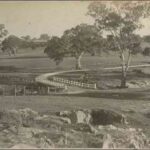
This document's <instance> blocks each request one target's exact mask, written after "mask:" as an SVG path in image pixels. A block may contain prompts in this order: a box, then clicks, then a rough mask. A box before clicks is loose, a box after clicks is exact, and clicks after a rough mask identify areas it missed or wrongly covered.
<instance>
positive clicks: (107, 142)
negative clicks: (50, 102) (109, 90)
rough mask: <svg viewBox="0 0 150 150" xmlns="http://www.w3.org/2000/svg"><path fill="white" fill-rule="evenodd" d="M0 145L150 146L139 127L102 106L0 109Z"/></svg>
mask: <svg viewBox="0 0 150 150" xmlns="http://www.w3.org/2000/svg"><path fill="white" fill-rule="evenodd" d="M0 147H1V148H59V147H64V148H79V147H80V148H87V147H88V148H137V149H138V148H150V140H149V138H148V137H147V136H146V135H145V134H144V133H143V131H142V129H140V128H133V127H132V126H131V125H130V122H128V118H126V116H124V115H123V114H118V113H117V112H114V111H110V110H103V109H92V110H72V111H61V112H56V113H51V114H48V115H43V114H39V113H38V112H36V111H33V110H31V109H29V108H25V109H20V110H7V111H6V110H5V111H1V112H0Z"/></svg>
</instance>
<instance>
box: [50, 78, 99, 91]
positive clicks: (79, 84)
mask: <svg viewBox="0 0 150 150" xmlns="http://www.w3.org/2000/svg"><path fill="white" fill-rule="evenodd" d="M53 81H55V82H60V83H65V84H69V85H73V86H78V87H83V88H88V89H96V88H97V87H96V83H94V84H89V83H83V82H78V81H73V80H68V79H64V78H60V77H55V76H54V77H53Z"/></svg>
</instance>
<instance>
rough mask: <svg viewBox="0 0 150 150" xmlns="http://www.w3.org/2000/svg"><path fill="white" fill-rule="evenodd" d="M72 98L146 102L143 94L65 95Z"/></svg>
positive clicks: (101, 93) (93, 93)
mask: <svg viewBox="0 0 150 150" xmlns="http://www.w3.org/2000/svg"><path fill="white" fill-rule="evenodd" d="M67 95H68V96H73V97H92V98H105V99H116V100H148V99H145V98H144V97H145V93H142V92H133V93H131V92H130V93H126V92H106V91H105V92H103V91H100V92H85V93H79V94H71V95H70V94H65V96H67Z"/></svg>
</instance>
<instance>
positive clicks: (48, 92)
mask: <svg viewBox="0 0 150 150" xmlns="http://www.w3.org/2000/svg"><path fill="white" fill-rule="evenodd" d="M47 94H49V86H48V87H47Z"/></svg>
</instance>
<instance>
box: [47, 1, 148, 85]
mask: <svg viewBox="0 0 150 150" xmlns="http://www.w3.org/2000/svg"><path fill="white" fill-rule="evenodd" d="M87 14H88V15H90V16H91V17H92V18H93V19H94V21H95V23H94V25H87V24H81V25H78V26H76V27H74V28H72V29H69V30H67V31H65V32H64V34H63V35H62V36H61V37H60V38H59V37H52V38H51V40H49V42H48V46H47V47H46V49H45V51H44V52H45V53H47V54H48V56H49V57H50V58H51V59H53V60H54V61H56V63H57V64H59V63H60V62H61V61H62V60H63V58H64V57H65V56H67V55H71V56H73V57H75V59H76V61H77V63H76V69H81V63H80V60H81V58H82V56H83V55H84V53H87V52H88V53H91V54H94V52H95V51H104V52H109V51H115V52H117V53H116V54H117V55H118V56H119V58H120V64H121V67H122V71H121V74H122V78H121V87H122V88H124V87H126V77H127V72H128V69H129V65H130V61H131V58H132V56H133V55H136V54H137V53H140V52H142V49H141V44H140V43H141V38H140V36H139V35H137V34H135V33H136V32H135V31H137V30H138V29H141V28H142V27H143V26H142V23H141V19H142V18H146V17H149V16H150V3H149V2H148V1H146V2H142V1H139V2H138V1H136V2H135V1H132V2H128V1H122V2H120V1H113V2H111V1H109V2H100V1H97V2H92V3H91V4H90V5H89V7H88V13H87ZM104 34H107V38H104V37H103V35H104Z"/></svg>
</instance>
